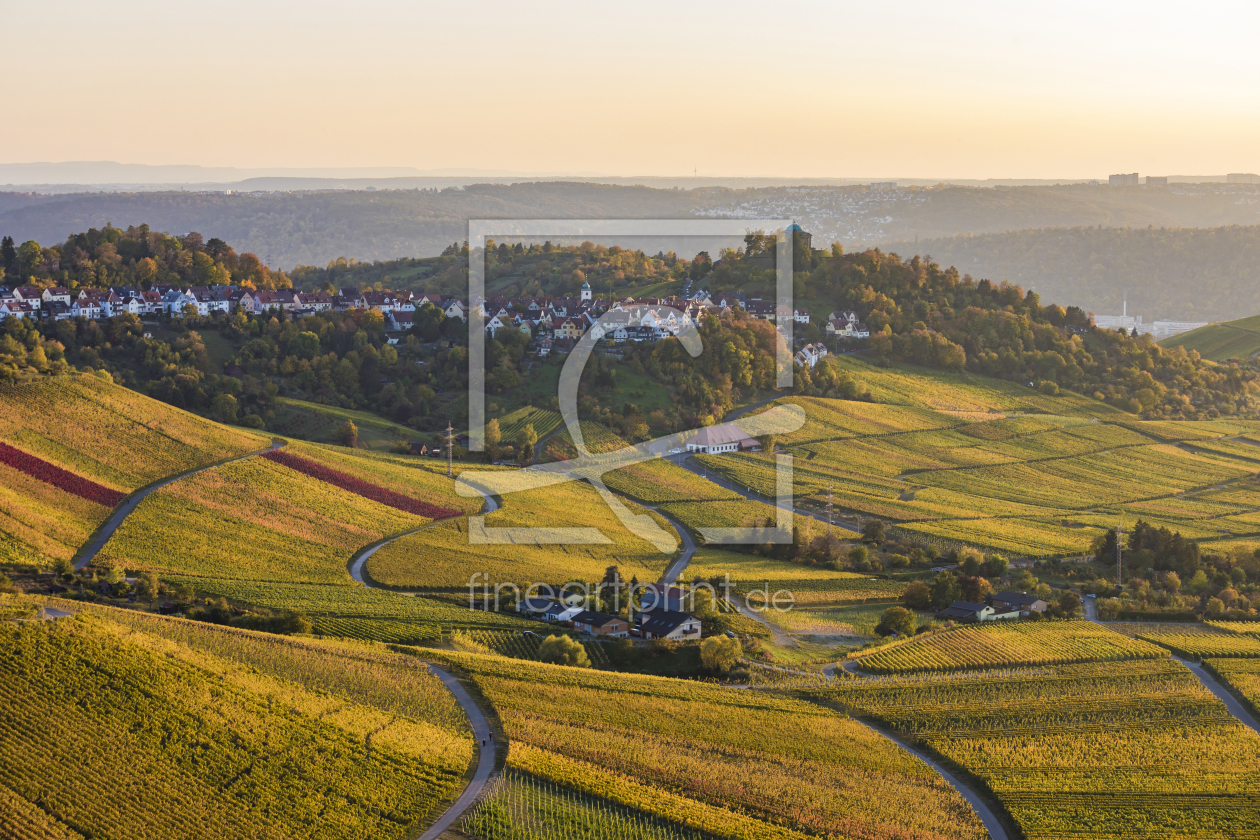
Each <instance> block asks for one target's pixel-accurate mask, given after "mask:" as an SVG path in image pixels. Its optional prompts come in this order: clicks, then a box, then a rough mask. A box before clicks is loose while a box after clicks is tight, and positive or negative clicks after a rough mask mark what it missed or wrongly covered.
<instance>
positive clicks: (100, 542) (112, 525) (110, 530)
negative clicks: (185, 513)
mask: <svg viewBox="0 0 1260 840" xmlns="http://www.w3.org/2000/svg"><path fill="white" fill-rule="evenodd" d="M282 446H284V444H283V443H275V442H273V443H272V444H271V446H269V447H268V448H266V449H259V450H258V451H256V452H248V453H246V454H244V455H238V456H237V457H235V458H228V459H227V460H226V461H216V462H215V463H213V464H206V465H205V466H204V467H197V468H195V469H191V470H188V471H187V472H182V473H179V474H178V475H172V476H170V477H169V478H164V479H162V480H160V481H158V482H157V483H155V484H150V485H149V486H148V487H145V488H143V489H141V490H137V491H136V492H135V493H133V494H131V495H130V496H128V497H127V498H126V499H123V501H122V504H120V505H119V506H118V507H117V508H115V509H114V512H113V514H111V515H110V517H109V519H108V520H107V521H106V523H105V525H104V526H103V527H102V528H101V530H100V531H99V532H98V533H97V535H96V536H95V537H93V538H92V541H91V542H90V543H88V546H87V548H86V549H84V551H83V553H82V554H81V555H79V558H78V559H77V560H75V561H74V568H75V569H82V568H85V567H86V566H87V565H88V564H89V563H91V562H92V560H93V559H94V558H95V557H96V555H97V554H98V553H99V552H100V550H101V549H102V548H104V547H105V543H107V542H109V538H110V537H112V536H113V535H114V532H115V531H117V530H118V526H120V525H122V524H123V520H124V519H126V518H127V516H128V514H130V513H131V512H132V511H133V510H135V509H136V506H137V505H139V504H140V503H141V502H142V501H144V499H145V497H146V496H148V495H149V494H150V493H152V492H153V491H154V490H159V489H161V488H163V487H165V486H166V485H168V484H170V483H171V482H172V481H179V480H180V479H181V478H186V477H188V476H190V475H195V474H197V473H199V472H203V471H205V470H208V469H213V468H214V467H221V466H223V465H224V464H231V463H235V462H236V461H244V460H245V459H246V458H253V457H255V456H258V455H262V454H264V453H267V452H271V451H273V450H275V449H279V448H280V447H282Z"/></svg>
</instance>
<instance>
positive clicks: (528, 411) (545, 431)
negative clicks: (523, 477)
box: [499, 405, 590, 446]
mask: <svg viewBox="0 0 1260 840" xmlns="http://www.w3.org/2000/svg"><path fill="white" fill-rule="evenodd" d="M561 422H562V420H561V418H560V413H559V412H558V411H549V410H547V409H545V408H534V407H533V406H531V405H527V406H525V407H524V408H518V409H517V410H516V411H513V412H512V413H510V414H505V415H503V416H502V417H500V418H499V439H500V440H502V441H503V442H504V443H511V444H515V443H516V437H517V435H519V434H520V433H521V430H522V429H524V428H525V427H526V426H527V425H529V426H533V427H534V432H535V433H536V434H537V435H538V439H539V440H542V439H543V438H545V437H546V436H547V435H549V434H551V433H552V432H554V431H555V430H556V429H558V428H560V423H561ZM585 431H586V430H585V429H583V434H585ZM587 445H588V446H589V445H590V444H589V442H588V444H587Z"/></svg>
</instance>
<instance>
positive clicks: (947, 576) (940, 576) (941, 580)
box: [932, 571, 961, 610]
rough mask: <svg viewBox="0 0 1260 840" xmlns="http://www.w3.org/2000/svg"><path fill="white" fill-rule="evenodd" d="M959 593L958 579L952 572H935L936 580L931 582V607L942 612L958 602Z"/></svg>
mask: <svg viewBox="0 0 1260 840" xmlns="http://www.w3.org/2000/svg"><path fill="white" fill-rule="evenodd" d="M960 592H961V589H960V587H959V586H958V578H956V577H954V575H953V573H952V572H944V571H942V572H937V573H936V579H935V580H933V581H932V606H933V607H935V608H936V609H938V610H943V609H945V608H946V607H948V606H949V605H950V604H952V603H954V602H955V601H957V600H958V595H959V593H960Z"/></svg>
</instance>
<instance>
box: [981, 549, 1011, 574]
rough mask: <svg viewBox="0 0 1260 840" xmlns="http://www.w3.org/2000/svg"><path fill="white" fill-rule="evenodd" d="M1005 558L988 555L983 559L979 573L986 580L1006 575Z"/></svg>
mask: <svg viewBox="0 0 1260 840" xmlns="http://www.w3.org/2000/svg"><path fill="white" fill-rule="evenodd" d="M1006 568H1007V563H1006V558H1005V557H1003V556H1002V555H1001V554H990V555H989V556H988V557H986V558H984V567H983V569H981V571H983V572H984V576H985V577H987V578H1000V577H1002V576H1003V575H1005V574H1006Z"/></svg>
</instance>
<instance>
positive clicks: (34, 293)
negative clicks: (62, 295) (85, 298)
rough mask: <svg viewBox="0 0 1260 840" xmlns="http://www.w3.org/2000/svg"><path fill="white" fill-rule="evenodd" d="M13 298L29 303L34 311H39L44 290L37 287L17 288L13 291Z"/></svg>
mask: <svg viewBox="0 0 1260 840" xmlns="http://www.w3.org/2000/svg"><path fill="white" fill-rule="evenodd" d="M13 296H14V297H15V298H17V299H18V300H21V301H25V302H26V303H29V304H30V305H31V306H32V307H34V308H35V309H39V308H40V305H41V304H42V303H43V302H44V290H43V289H41V288H39V287H38V286H18V287H17V288H16V289H14V290H13ZM68 305H69V304H68V303H67V306H68Z"/></svg>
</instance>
